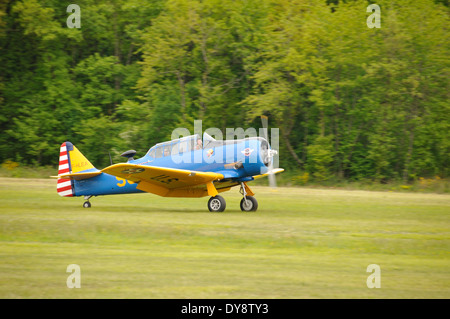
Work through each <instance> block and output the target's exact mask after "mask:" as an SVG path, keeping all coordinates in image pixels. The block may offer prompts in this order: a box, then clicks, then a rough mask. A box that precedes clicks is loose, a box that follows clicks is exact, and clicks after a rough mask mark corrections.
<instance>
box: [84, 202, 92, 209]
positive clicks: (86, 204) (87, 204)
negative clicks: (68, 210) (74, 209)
mask: <svg viewBox="0 0 450 319" xmlns="http://www.w3.org/2000/svg"><path fill="white" fill-rule="evenodd" d="M83 207H84V208H89V207H91V203H90V202H84V203H83Z"/></svg>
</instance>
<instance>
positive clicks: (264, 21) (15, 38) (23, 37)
mask: <svg viewBox="0 0 450 319" xmlns="http://www.w3.org/2000/svg"><path fill="white" fill-rule="evenodd" d="M77 4H78V5H79V7H80V9H81V15H80V21H81V25H80V28H69V27H68V25H67V18H68V16H69V14H70V13H67V11H66V9H67V5H68V3H64V2H61V1H58V0H21V1H11V0H10V1H8V0H6V1H3V2H2V3H1V4H0V110H1V111H0V127H1V134H0V162H4V161H6V160H13V161H17V162H20V163H23V164H28V165H56V164H57V158H58V151H59V145H60V144H61V143H62V142H64V141H67V140H68V141H71V142H72V143H74V144H75V145H77V147H78V148H79V149H80V150H82V152H83V153H84V154H85V155H86V156H87V157H88V158H89V159H90V160H91V161H92V163H93V164H94V165H96V166H98V167H103V166H106V165H108V164H109V161H110V159H109V155H108V154H111V155H112V156H113V158H114V161H119V160H120V157H118V156H119V154H121V153H122V152H123V151H125V150H127V149H130V148H132V149H135V150H137V151H138V154H137V155H144V153H145V152H146V151H147V150H148V149H149V148H150V147H151V146H152V145H154V144H156V143H158V142H162V141H165V140H168V139H170V135H171V132H172V131H173V130H174V129H175V128H177V127H186V128H188V129H190V130H191V131H193V124H194V120H197V119H201V120H203V128H204V129H205V128H208V127H217V128H219V129H221V130H222V131H223V132H225V129H226V128H237V127H242V128H244V129H245V128H248V127H255V128H259V127H261V122H260V118H259V116H260V115H266V116H268V117H269V127H277V128H279V130H280V141H279V142H280V150H279V153H280V166H281V167H283V168H285V169H287V170H289V169H291V170H298V171H303V172H308V173H309V174H310V176H311V177H312V178H313V179H315V180H317V181H324V180H328V179H330V178H338V179H349V180H359V179H368V178H369V179H373V180H375V181H380V182H384V181H389V180H392V179H398V180H403V181H405V182H406V181H411V180H414V179H417V178H418V177H419V176H435V175H438V176H440V177H447V176H448V173H449V158H450V156H449V155H450V154H449V153H450V136H449V131H450V130H449V128H450V119H449V116H450V104H449V92H450V88H449V78H450V69H449V58H448V57H449V56H450V50H449V44H450V39H449V31H448V25H449V9H448V3H446V2H445V1H432V0H416V1H411V0H395V1H384V0H380V1H377V4H378V5H379V6H380V8H381V27H380V28H369V27H368V25H367V18H368V16H369V15H370V13H367V12H366V8H367V6H368V5H369V4H370V2H369V1H362V0H354V1H337V0H336V1H325V0H323V1H313V0H207V1H205V0H204V1H201V0H148V1H144V0H117V1H106V0H95V1H94V0H83V1H81V0H80V1H77Z"/></svg>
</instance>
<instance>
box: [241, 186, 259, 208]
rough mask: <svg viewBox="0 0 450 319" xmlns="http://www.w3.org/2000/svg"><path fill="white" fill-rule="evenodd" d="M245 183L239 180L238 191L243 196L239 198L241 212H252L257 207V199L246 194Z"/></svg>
mask: <svg viewBox="0 0 450 319" xmlns="http://www.w3.org/2000/svg"><path fill="white" fill-rule="evenodd" d="M245 186H246V185H245V184H244V183H243V182H241V189H240V193H241V194H242V195H243V196H244V198H242V200H241V210H242V211H243V212H254V211H256V210H257V209H258V201H257V200H256V198H254V197H253V196H250V195H247V191H246V187H245Z"/></svg>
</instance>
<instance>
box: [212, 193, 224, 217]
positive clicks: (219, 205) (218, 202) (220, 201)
mask: <svg viewBox="0 0 450 319" xmlns="http://www.w3.org/2000/svg"><path fill="white" fill-rule="evenodd" d="M226 206H227V205H226V202H225V199H224V198H223V197H222V196H219V195H216V196H214V197H211V198H210V199H209V201H208V209H209V211H210V212H213V213H220V212H223V211H224V210H225V207H226Z"/></svg>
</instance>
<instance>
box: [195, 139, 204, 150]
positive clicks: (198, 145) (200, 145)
mask: <svg viewBox="0 0 450 319" xmlns="http://www.w3.org/2000/svg"><path fill="white" fill-rule="evenodd" d="M202 148H203V142H202V139H201V138H199V139H198V140H197V145H195V149H196V150H201V149H202Z"/></svg>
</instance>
